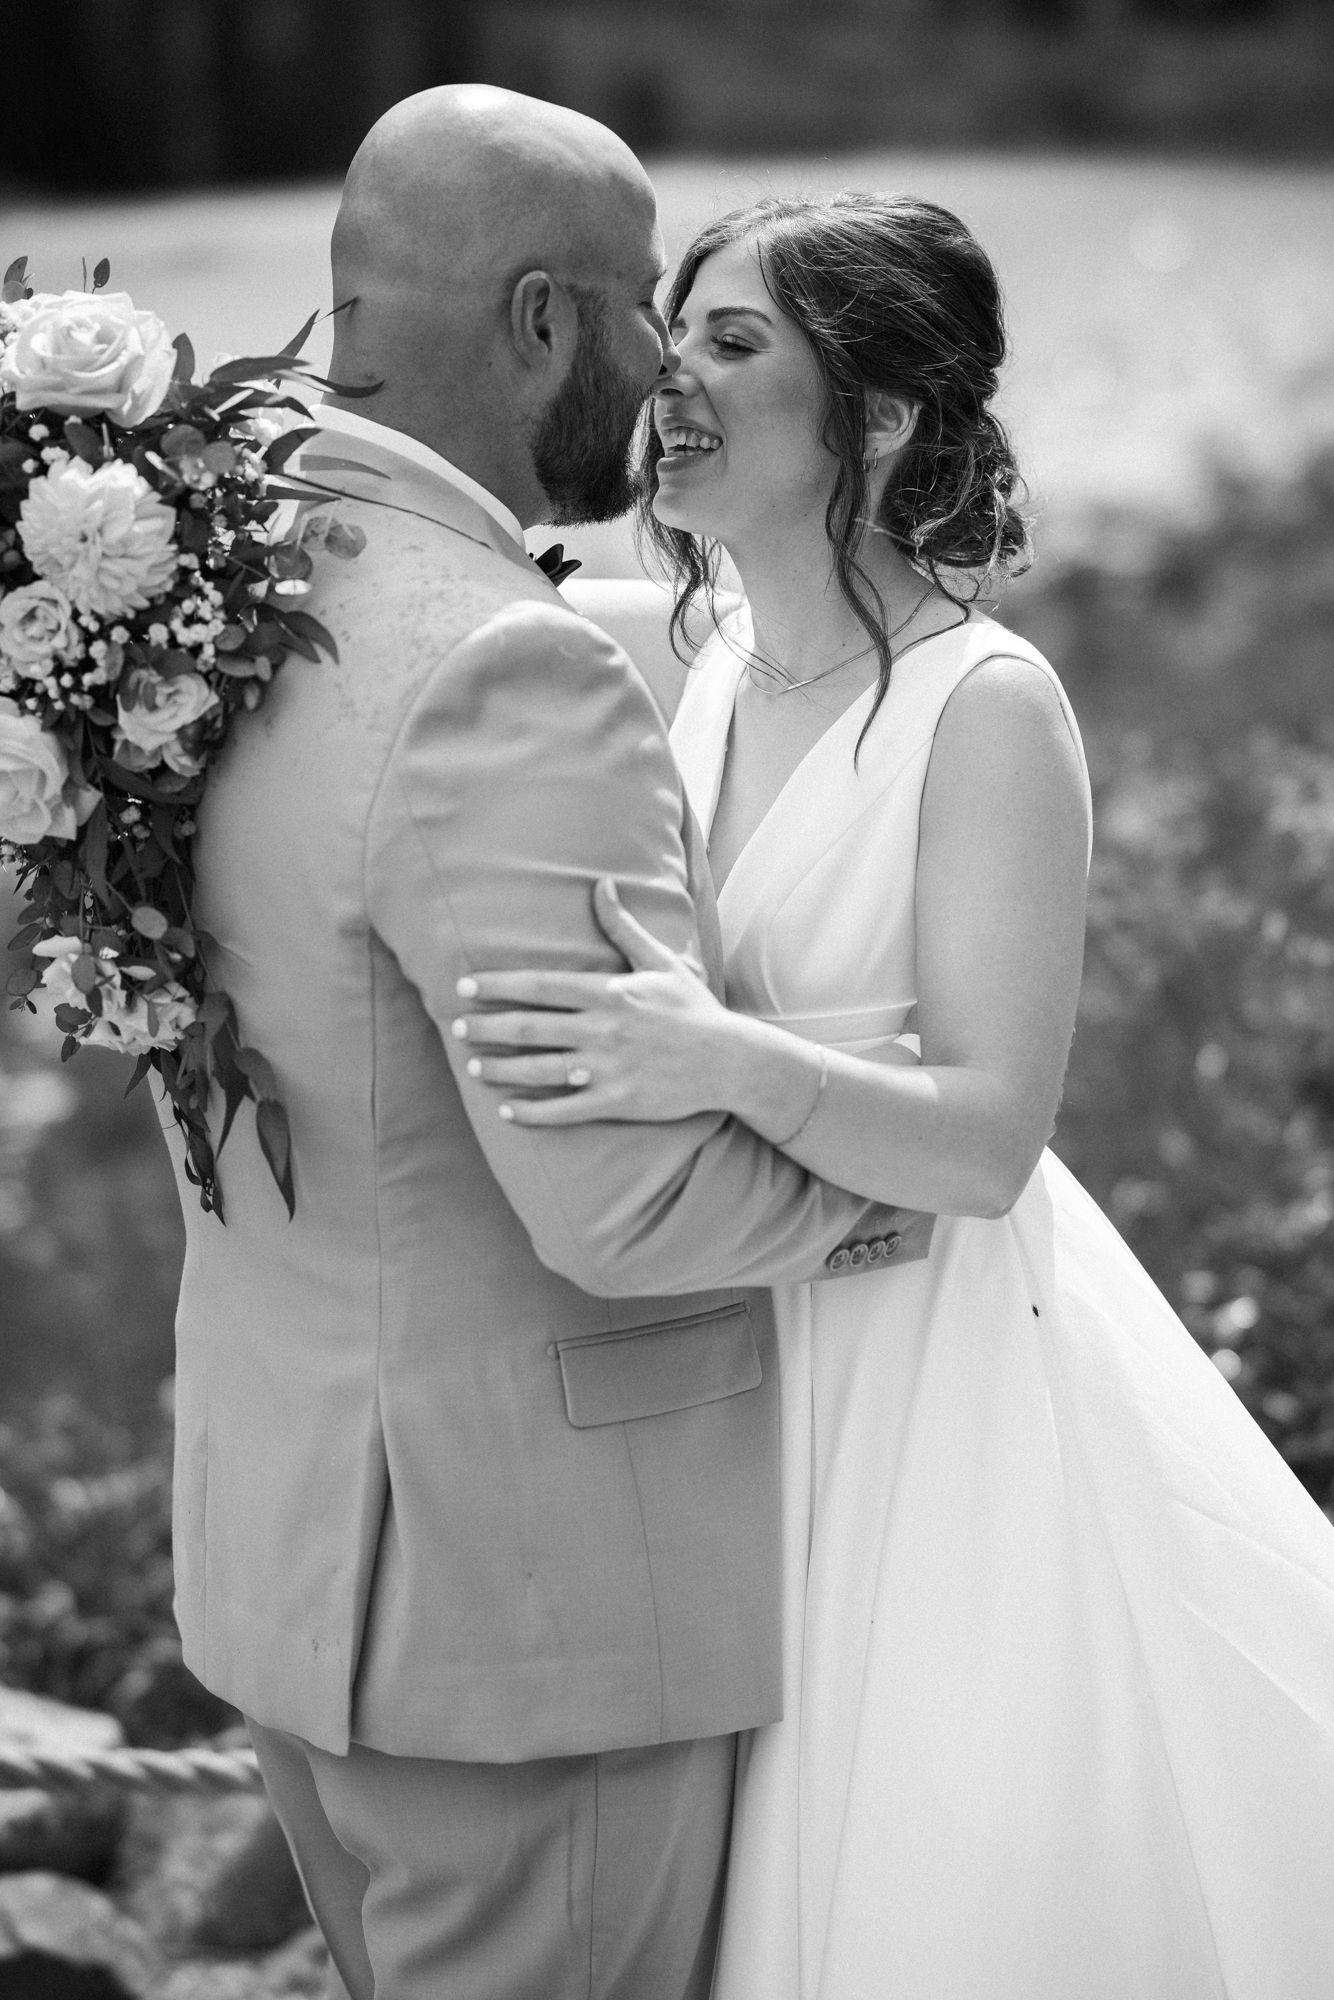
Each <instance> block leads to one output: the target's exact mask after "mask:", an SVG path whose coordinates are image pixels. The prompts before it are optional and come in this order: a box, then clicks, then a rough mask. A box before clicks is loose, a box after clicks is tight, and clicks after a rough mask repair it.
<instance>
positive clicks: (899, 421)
mask: <svg viewBox="0 0 1334 2000" xmlns="http://www.w3.org/2000/svg"><path fill="white" fill-rule="evenodd" d="M921 414H922V406H921V404H920V403H916V402H914V401H913V399H912V397H911V396H895V395H892V394H891V393H890V391H889V390H888V389H873V390H872V391H871V393H870V395H869V396H868V397H867V399H866V449H867V451H868V452H870V451H878V452H879V454H880V463H881V464H882V465H883V464H884V463H885V461H886V459H893V458H894V457H895V455H896V454H897V453H898V452H901V451H902V450H903V447H904V446H905V445H906V444H907V443H908V442H909V440H910V439H911V437H912V434H913V432H914V431H915V430H916V429H917V419H918V418H919V417H920V416H921Z"/></svg>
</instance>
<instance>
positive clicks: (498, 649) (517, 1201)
mask: <svg viewBox="0 0 1334 2000" xmlns="http://www.w3.org/2000/svg"><path fill="white" fill-rule="evenodd" d="M684 814H685V807H684V800H683V793H682V789H681V784H680V780H679V778H678V776H677V772H676V768H675V765H674V763H673V761H672V756H671V751H670V748H669V746H668V743H667V739H666V736H665V735H664V732H663V728H662V724H661V721H660V719H659V717H658V714H657V711H656V709H655V708H654V706H653V703H652V700H651V698H650V696H649V695H648V692H647V690H646V689H645V687H644V686H643V684H642V682H641V681H640V679H639V677H638V675H637V674H636V673H635V671H634V669H633V668H632V667H631V665H630V663H629V661H628V660H627V658H626V657H625V655H624V654H623V653H622V652H621V651H620V650H619V648H618V647H617V646H616V645H615V644H614V643H613V642H612V641H611V640H610V639H608V638H607V637H606V635H605V634H604V633H601V632H599V631H598V630H597V628H596V627H593V626H590V625H589V624H588V623H587V622H586V621H584V620H583V619H580V618H578V617H576V616H575V615H574V614H572V613H570V612H568V611H565V610H563V609H561V608H560V607H558V606H554V605H553V606H550V607H548V606H545V605H534V604H532V603H525V604H523V605H519V606H515V607H512V608H510V609H508V610H506V611H504V612H502V613H500V614H498V615H497V616H495V617H493V618H491V619H490V620H488V621H487V623H486V624H484V625H482V626H480V627H479V628H478V629H477V630H476V631H474V632H473V633H472V634H470V635H469V637H468V638H467V639H466V640H465V641H464V642H463V643H462V645H460V646H459V647H457V648H456V649H455V650H454V651H453V652H452V653H451V654H450V655H449V656H448V657H447V658H445V659H443V660H442V661H441V663H440V665H439V666H438V667H437V668H436V670H435V672H434V673H433V674H432V676H431V678H430V679H429V681H428V682H427V684H426V685H425V687H424V688H423V689H422V691H421V692H420V694H419V695H418V696H417V698H416V700H415V702H414V704H413V706H412V708H411V710H410V711H409V713H408V715H407V716H406V718H405V720H404V723H403V725H402V727H401V729H400V731H399V734H398V737H397V739H396V741H395V743H394V745H393V747H392V750H391V752H390V754H389V757H388V759H387V762H386V766H385V769H384V772H383V775H382V777H381V781H380V784H379V787H378V790H377V794H376V800H375V804H374V807H373V810H372V815H371V822H370V828H369V845H368V857H367V859H368V881H367V901H368V908H369V911H370V918H371V922H372V925H373V927H374V929H375V931H376V932H377V934H378V935H379V936H380V937H381V939H382V940H383V942H384V943H385V945H386V946H387V947H388V948H389V950H390V951H392V952H393V954H394V956H395V958H396V959H397V961H398V963H399V965H400V967H401V969H402V971H403V973H404V974H405V976H406V977H407V978H408V979H409V980H410V981H411V982H412V984H413V985H414V986H415V988H416V989H417V991H418V993H419V994H420V996H421V999H422V1002H423V1004H424V1005H425V1007H426V1008H427V1010H428V1011H429V1013H430V1014H431V1016H432V1017H433V1019H434V1021H435V1023H436V1025H437V1027H438V1029H439V1032H440V1034H441V1037H442V1039H443V1042H444V1046H445V1048H446V1050H447V1051H448V1054H449V1060H450V1063H451V1066H452V1068H453V1073H454V1077H455V1081H456V1084H457V1086H458V1089H459V1092H460V1095H461V1097H462V1100H463V1104H464V1106H465V1109H466V1111H467V1114H468V1116H469V1118H470V1120H471V1122H472V1125H473V1129H474V1131H475V1133H476V1135H477V1138H478V1141H479V1142H480V1145H481V1147H482V1150H483V1152H484V1153H485V1155H486V1158H487V1161H488V1163H489V1165H490V1167H491V1170H492V1172H493V1173H494V1174H495V1176H496V1179H497V1181H498V1182H499V1183H500V1186H501V1187H502V1189H503V1190H504V1192H505V1195H506V1197H507V1198H508V1200H509V1202H510V1204H511V1206H512V1207H513V1208H514V1210H515V1211H516V1213H517V1214H518V1216H519V1218H520V1220H521V1221H522V1222H523V1224H524V1226H525V1228H526V1229H527V1231H528V1233H529V1236H530V1237H531V1239H532V1242H533V1246H534V1248H535V1250H536V1252H537V1254H538V1256H539V1257H540V1258H541V1259H542V1261H543V1262H544V1263H545V1264H547V1265H548V1266H549V1267H550V1268H551V1269H553V1270H555V1271H558V1272H559V1273H560V1274H561V1275H562V1276H564V1277H566V1278H569V1279H571V1280H572V1281H573V1282H574V1283H575V1284H577V1285H579V1286H580V1287H582V1289H583V1290H585V1291H587V1292H592V1293H595V1294H601V1295H604V1296H612V1297H615V1296H622V1295H627V1294H632V1293H645V1292H647V1293H673V1292H694V1291H700V1290H704V1289H707V1288H709V1287H711V1286H715V1285H723V1284H741V1285H746V1284H750V1285H764V1284H773V1283H777V1282H781V1281H783V1280H786V1279H808V1278H813V1277H816V1276H820V1275H823V1272H824V1266H825V1258H826V1256H827V1254H828V1253H829V1252H830V1251H832V1250H833V1249H834V1248H835V1247H836V1246H837V1245H839V1244H840V1243H841V1242H842V1241H843V1240H844V1239H845V1238H847V1237H848V1236H849V1235H857V1234H859V1233H860V1234H863V1235H864V1234H866V1233H867V1232H868V1231H873V1230H874V1229H875V1228H877V1227H879V1228H880V1229H882V1230H883V1229H887V1228H889V1227H890V1226H892V1222H893V1220H894V1216H895V1212H894V1211H892V1210H887V1209H884V1208H881V1207H878V1206H875V1205H873V1204H870V1203H868V1202H867V1201H865V1200H864V1199H863V1198H862V1197H860V1196H857V1195H853V1194H849V1193H847V1192H846V1191H844V1190H842V1189H839V1188H835V1187H832V1186H830V1185H829V1184H827V1183H826V1182H823V1181H819V1180H816V1179H814V1178H813V1177H812V1176H811V1175H810V1174H808V1173H806V1172H805V1170H804V1169H802V1168H800V1167H798V1166H796V1165H795V1164H794V1163H793V1162H792V1161H790V1160H788V1159H787V1158H785V1157H784V1155H782V1154H781V1153H778V1152H776V1151H775V1150H774V1148H773V1147H771V1146H769V1145H768V1144H766V1143H765V1141H763V1140H762V1139H760V1138H758V1137H757V1136H756V1135H755V1134H754V1133H752V1132H751V1131H750V1130H749V1129H748V1128H747V1127H745V1126H742V1125H739V1124H737V1123H736V1122H735V1121H734V1120H732V1119H730V1118H728V1117H726V1116H724V1115H723V1114H721V1113H719V1114H708V1115H701V1116H698V1117H693V1118H687V1119H681V1120H678V1121H675V1122H672V1123H665V1124H623V1123H616V1122H610V1121H608V1122H604V1123H595V1124H589V1125H578V1126H570V1127H561V1128H552V1129H544V1128H535V1127H531V1126H529V1127H525V1126H520V1125H513V1124H507V1123H506V1122H505V1121H504V1120H502V1119H500V1118H499V1117H498V1116H497V1115H496V1113H497V1098H496V1094H495V1093H494V1091H491V1090H489V1089H487V1088H486V1086H484V1085H482V1084H479V1083H476V1082H474V1081H473V1080H472V1079H470V1078H469V1077H468V1076H467V1075H466V1073H465V1071H464V1067H463V1064H464V1060H465V1058H466V1056H467V1054H468V1050H467V1047H466V1045H465V1044H463V1043H460V1042H458V1041H456V1040H455V1038H454V1037H453V1036H452V1035H451V1033H450V1023H451V1021H452V1020H453V1019H454V1017H455V1016H456V1015H457V1014H458V1012H459V1011H460V1002H459V1000H458V998H457V995H456V992H455V982H456V981H457V980H458V979H459V978H460V977H461V976H462V975H463V974H464V973H465V972H470V971H484V970H485V971H498V970H501V971H503V970H505V969H507V968H509V967H517V966H539V967H556V966H562V967H566V968H569V967H575V968H578V969H581V970H590V971H594V970H599V969H605V970H606V971H608V972H612V971H616V970H619V969H620V961H619V959H618V958H617V957H616V955H615V953H614V951H613V950H612V948H611V947H610V946H609V945H608V943H607V941H606V940H605V939H604V938H603V937H602V935H601V933H600V931H599V930H598V927H597V925H596V923H595V921H594V918H593V913H592V895H591V891H592V885H593V882H594V881H595V879H596V878H597V877H598V876H599V875H614V876H615V878H616V880H617V882H618V884H619V885H620V888H621V893H622V895H623V897H624V899H625V901H626V903H627V904H628V905H629V906H630V907H632V908H633V909H634V911H635V913H636V915H637V916H638V917H639V918H640V919H641V921H643V922H644V923H645V924H647V925H648V926H649V928H650V929H651V930H652V931H654V932H655V934H656V935H657V936H659V937H661V938H663V939H664V940H666V941H667V942H668V943H670V944H671V945H672V946H673V947H674V948H675V949H676V950H678V951H682V952H684V953H686V954H687V955H688V956H689V957H690V958H692V959H693V961H694V962H695V964H696V965H702V957H701V943H700V929H699V920H698V918H697V914H696V911H695V908H694V905H693V903H692V900H691V896H690V893H689V890H688V887H687V867H686V856H685V847H684V843H683V831H682V829H683V823H684ZM711 917H712V913H711V912H709V913H707V916H706V921H708V920H711ZM712 955H713V954H712V953H710V954H709V956H710V957H712Z"/></svg>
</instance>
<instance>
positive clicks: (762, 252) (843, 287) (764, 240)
mask: <svg viewBox="0 0 1334 2000" xmlns="http://www.w3.org/2000/svg"><path fill="white" fill-rule="evenodd" d="M752 239H753V241H754V244H755V249H756V252H757V255H758V257H759V263H760V269H761V271H762V273H763V276H764V282H765V284H766V286H767V287H768V290H769V294H770V296H771V298H772V299H773V301H774V303H775V305H777V306H778V308H779V309H780V311H782V312H784V313H785V314H786V315H787V316H788V318H789V319H791V320H792V321H794V322H795V324H796V325H797V326H798V327H799V328H800V329H801V331H802V333H803V334H804V335H805V337H806V339H807V341H808V342H809V343H810V347H811V351H812V353H813V354H814V356H815V360H816V364H817V367H818V369H819V372H820V377H821V380H822V381H823V384H824V393H825V407H824V429H823V437H824V442H825V444H826V445H827V447H828V448H829V450H830V451H832V452H833V453H834V455H835V457H836V458H837V460H838V471H837V475H836V477H835V481H834V488H833V492H832V494H831V496H830V500H829V506H828V509H827V510H826V513H825V528H826V531H827V533H828V536H829V542H830V546H831V548H832V550H833V552H834V569H835V573H836V575H837V577H838V581H839V585H840V588H841V589H842V592H843V595H844V597H845V598H846V600H847V602H848V603H849V605H850V606H851V607H852V609H853V611H854V612H855V613H856V615H857V617H858V619H859V620H860V621H861V623H862V625H863V626H864V627H865V629H866V633H867V636H868V638H869V639H870V640H871V641H872V642H873V644H874V646H875V649H876V651H877V653H878V654H879V656H880V683H881V684H880V691H879V694H878V696H877V700H876V707H877V708H878V707H879V704H880V701H881V700H882V699H883V697H884V692H885V689H886V688H887V687H888V684H889V674H890V670H891V668H892V665H893V658H892V654H891V652H890V645H889V637H888V633H887V630H886V618H885V608H884V604H883V602H882V601H881V598H880V595H879V592H878V591H877V590H876V589H875V586H874V585H873V583H872V582H871V580H870V578H869V577H868V576H867V574H866V572H865V570H864V569H863V568H862V566H861V564H860V563H859V561H858V559H857V549H858V545H859V543H860V541H861V537H862V534H863V532H864V524H865V522H866V519H867V510H868V507H869V503H870V496H869V492H868V480H867V470H866V465H865V463H864V461H865V460H866V457H867V407H866V404H867V393H868V391H874V390H877V389H879V390H885V391H888V392H889V393H890V394H891V395H894V396H901V397H905V398H908V399H909V400H911V401H912V402H914V403H916V404H917V405H918V406H919V413H918V418H917V423H916V427H915V429H914V431H913V434H912V437H911V438H910V440H909V442H908V443H907V445H906V446H905V447H904V448H903V450H902V452H901V454H900V456H899V459H898V461H897V463H896V465H895V467H894V471H893V474H892V476H891V478H890V481H889V483H888V485H887V486H886V488H885V492H884V496H883V498H882V500H881V503H880V508H879V511H878V513H877V515H876V517H875V521H874V526H875V527H876V528H877V529H880V530H882V531H883V532H884V533H885V534H887V535H889V536H890V538H891V539H892V541H893V542H894V544H895V546H896V547H897V548H899V549H901V550H902V551H903V553H904V555H905V556H906V557H907V558H908V560H909V562H910V563H911V564H912V566H913V568H914V569H916V570H917V571H918V572H919V573H920V574H921V575H922V576H923V577H925V578H928V579H929V580H930V582H931V583H933V584H934V585H936V586H937V587H938V588H939V589H940V590H942V591H943V592H944V593H945V594H946V595H947V596H948V597H951V598H952V599H953V600H954V601H955V603H958V604H966V603H970V602H972V601H973V600H974V599H976V598H977V597H979V596H980V595H981V594H982V593H983V592H984V591H987V592H989V591H991V590H992V589H993V588H994V587H995V585H996V584H997V583H998V582H1000V581H1002V580H1003V579H1004V578H1005V577H1006V576H1009V575H1013V574H1018V573H1019V572H1020V571H1022V570H1023V569H1026V568H1027V567H1028V562H1029V540H1028V531H1027V528H1026V526H1025V523H1024V520H1023V516H1022V514H1021V512H1020V507H1021V504H1022V501H1023V499H1024V498H1025V497H1026V496H1025V489H1024V486H1023V482H1022V480H1021V479H1020V476H1019V470H1018V467H1017V465H1016V464H1015V459H1014V454H1013V452H1012V450H1011V447H1010V442H1009V439H1008V437H1007V436H1006V434H1005V430H1004V427H1003V426H1002V424H1001V422H1000V420H999V419H998V418H997V417H996V416H995V415H994V414H993V412H992V411H991V410H990V409H989V408H988V404H989V403H990V401H991V398H992V397H993V396H994V395H995V393H996V387H997V378H998V374H999V370H1000V366H1001V363H1002V362H1003V360H1004V359H1005V351H1006V341H1005V323H1004V317H1003V312H1002V306H1001V297H1000V287H999V284H998V282H997V279H996V273H995V271H994V270H993V269H992V266H991V262H990V259H989V258H988V257H987V255H986V252H985V251H984V250H983V249H982V247H981V245H980V244H979V243H978V242H977V241H976V239H975V238H974V237H973V235H972V234H971V232H970V231H969V230H968V229H967V228H966V227H965V225H964V224H963V223H962V222H960V220H959V218H958V217H957V216H956V215H952V214H951V213H950V211H949V210H948V209H946V208H940V207H938V206H937V205H936V203H934V202H929V201H919V200H916V199H914V198H913V197H912V196H909V195H879V194H863V193H858V192H855V191H850V192H845V193H842V194H836V195H831V196H829V197H827V198H825V199H822V200H783V199H779V198H774V197H770V198H766V199H763V200H760V201H756V202H752V203H750V204H749V205H748V206H747V207H745V208H738V209H733V210H732V212H731V213H730V214H728V215H724V216H722V217H720V218H719V220H718V221H716V222H712V223H710V224H709V225H708V227H707V228H706V229H703V230H701V231H700V233H699V235H698V236H696V237H695V239H694V241H693V242H692V243H691V245H690V247H689V249H688V250H687V251H686V253H685V256H684V257H683V259H682V261H681V264H680V267H679V269H678V270H677V273H676V276H675V278H674V279H673V281H672V285H671V290H670V293H669V295H668V302H667V305H666V307H665V309H664V310H665V315H666V318H667V320H668V322H669V323H670V322H672V321H674V320H675V318H676V316H677V315H678V314H679V313H680V311H681V309H682V306H683V305H684V302H685V300H686V297H687V295H688V294H689V292H690V290H691V287H692V286H693V284H694V282H695V276H696V273H697V272H698V270H699V267H700V265H701V264H702V263H703V262H704V260H705V258H706V257H708V256H710V255H712V253H713V252H714V251H715V250H721V249H723V248H724V247H725V246H726V245H728V244H731V243H737V242H740V241H743V240H752ZM661 456H662V443H661V440H660V439H659V437H658V435H657V432H656V430H654V429H653V427H652V426H651V425H650V426H649V428H648V432H647V437H646V442H645V448H644V458H643V463H642V467H641V474H642V477H641V496H642V497H641V502H640V521H639V527H640V535H641V540H642V541H643V542H645V543H647V544H648V545H649V546H650V547H651V548H653V549H654V550H656V552H657V553H658V554H659V556H660V557H661V558H662V559H663V561H664V564H665V567H666V569H667V571H668V574H669V575H671V576H673V577H674V581H675V585H676V593H677V595H676V606H675V610H674V613H673V618H672V637H673V643H674V644H675V645H676V647H677V650H678V652H681V651H684V647H685V629H686V620H687V618H688V616H689V613H690V610H691V607H692V605H693V604H694V603H695V601H696V599H697V598H698V597H699V595H700V594H701V592H702V593H703V594H704V596H705V599H706V601H707V602H708V604H709V606H710V608H712V600H713V591H714V586H715V584H716V581H717V576H718V566H719V560H720V555H721V551H720V549H719V547H718V545H717V544H716V543H711V542H708V541H706V540H704V539H702V538H700V537H698V536H695V535H691V534H688V533H686V532H685V531H684V530H682V529H678V528H671V527H668V526H667V525H666V524H665V523H663V522H661V521H659V520H658V519H657V517H656V515H655V514H654V513H653V511H652V499H653V495H654V493H655V492H656V490H657V463H658V460H659V459H660V458H661ZM873 713H874V711H873Z"/></svg>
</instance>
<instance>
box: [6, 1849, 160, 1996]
mask: <svg viewBox="0 0 1334 2000" xmlns="http://www.w3.org/2000/svg"><path fill="white" fill-rule="evenodd" d="M162 1971H163V1965H162V1960H161V1957H160V1955H159V1954H158V1952H157V1951H156V1950H155V1949H154V1946H153V1943H152V1940H151V1939H150V1938H149V1937H148V1936H147V1935H146V1933H145V1931H144V1929H143V1927H142V1925H140V1924H137V1923H135V1922H134V1921H133V1920H132V1919H131V1918H129V1917H126V1916H123V1915H122V1914H121V1912H120V1911H119V1910H118V1909H117V1908H116V1906H115V1904H114V1903H112V1902H111V1901H110V1900H109V1899H108V1898H107V1897H106V1896H104V1895H102V1894H101V1892H100V1891H99V1890H97V1889H92V1888H90V1887H89V1886H88V1884H87V1883H86V1882H73V1881H70V1880H69V1879H68V1878H67V1877H65V1876H63V1875H50V1874H46V1873H37V1874H30V1875H7V1876H5V1877H4V1878H3V1879H0V2000H47V1996H48V1995H49V1996H50V2000H148V1996H149V1994H150V1993H151V1992H152V1991H153V1989H154V1988H155V1987H156V1985H157V1983H158V1981H159V1980H160V1979H161V1976H162Z"/></svg>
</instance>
